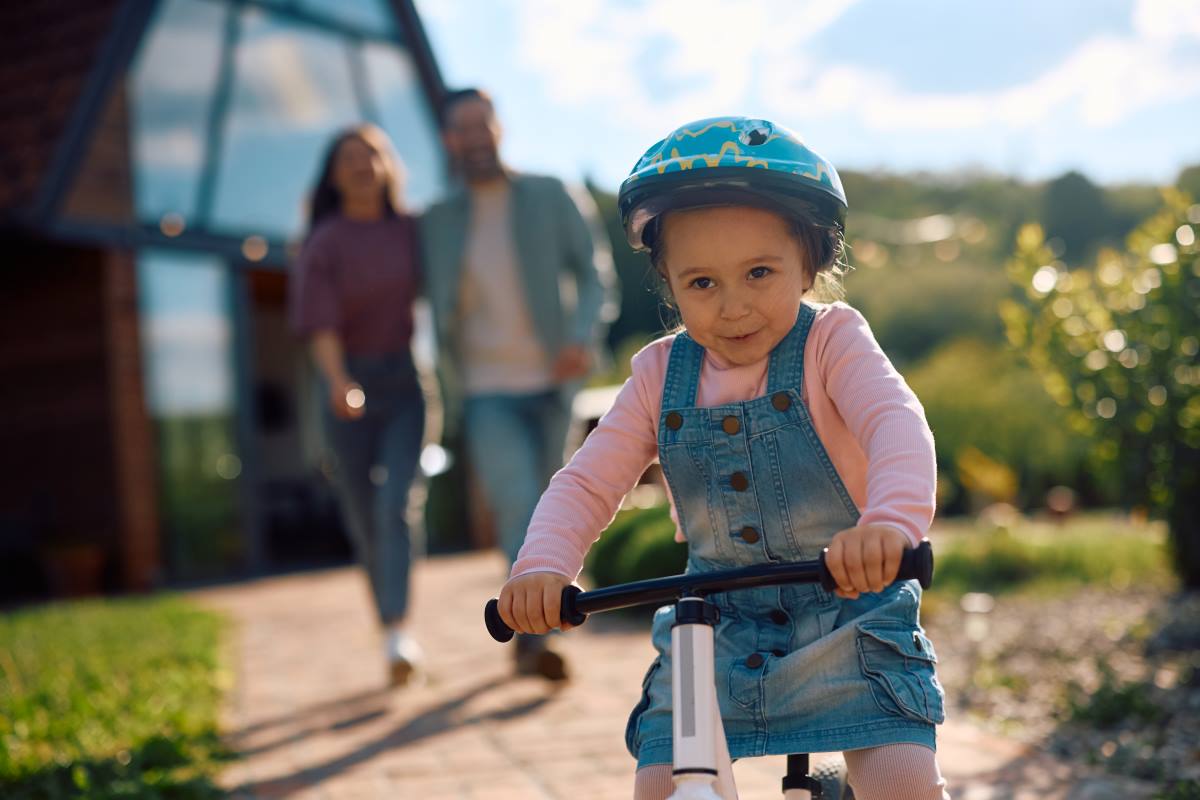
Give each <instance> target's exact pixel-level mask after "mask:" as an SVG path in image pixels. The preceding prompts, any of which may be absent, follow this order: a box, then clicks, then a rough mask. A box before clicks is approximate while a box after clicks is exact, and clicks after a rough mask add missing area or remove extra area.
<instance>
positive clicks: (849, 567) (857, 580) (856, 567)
mask: <svg viewBox="0 0 1200 800" xmlns="http://www.w3.org/2000/svg"><path fill="white" fill-rule="evenodd" d="M862 548H863V545H862V541H861V540H859V539H857V538H855V539H853V540H852V541H850V542H847V544H846V547H845V550H844V552H845V560H846V575H847V576H848V577H849V579H850V583H849V588H851V589H854V591H856V592H869V591H871V585H870V583H868V582H867V573H866V571H865V570H864V569H863V550H862Z"/></svg>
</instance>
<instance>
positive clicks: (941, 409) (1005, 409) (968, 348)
mask: <svg viewBox="0 0 1200 800" xmlns="http://www.w3.org/2000/svg"><path fill="white" fill-rule="evenodd" d="M906 378H907V380H908V382H909V385H910V386H912V388H913V391H915V392H916V393H917V397H919V398H920V400H921V404H922V405H923V406H924V407H925V414H926V416H927V417H928V419H929V426H930V428H931V429H932V430H933V440H934V446H935V448H936V451H937V459H938V467H939V470H938V471H939V474H940V475H941V476H942V477H943V478H944V479H946V480H948V481H951V482H953V485H954V491H955V492H956V493H957V492H958V491H959V490H961V489H962V488H963V487H966V486H972V485H973V481H972V475H971V474H970V473H969V472H968V471H967V470H966V466H967V464H969V463H973V462H972V461H971V460H970V457H971V455H972V454H982V455H983V456H985V457H986V459H988V460H990V461H991V462H995V463H997V464H1000V465H1003V466H1005V467H1007V468H1008V469H1009V470H1011V471H1012V472H1013V473H1015V475H1016V477H1017V481H1018V489H1017V497H1016V498H1010V497H996V496H991V499H993V500H1007V501H1011V500H1014V499H1015V500H1016V501H1017V502H1018V503H1019V504H1021V505H1023V506H1026V507H1028V506H1039V505H1041V500H1042V497H1043V496H1044V494H1045V492H1046V490H1047V489H1049V488H1050V487H1051V486H1054V485H1055V484H1060V483H1062V484H1067V485H1077V481H1076V478H1077V476H1078V475H1079V474H1080V473H1081V472H1082V471H1083V469H1084V467H1085V464H1086V460H1087V448H1088V441H1087V439H1086V438H1084V437H1083V436H1081V435H1079V434H1077V433H1074V432H1072V431H1071V429H1070V426H1069V425H1068V424H1067V412H1066V411H1065V410H1064V409H1062V408H1060V407H1059V406H1058V405H1057V404H1056V403H1055V402H1054V400H1053V399H1051V397H1050V396H1049V395H1048V394H1047V393H1046V390H1045V389H1044V388H1042V383H1041V380H1040V379H1039V378H1038V377H1037V375H1036V374H1035V373H1034V372H1033V370H1032V369H1031V368H1030V367H1028V366H1026V365H1025V364H1022V363H1021V362H1020V360H1019V359H1018V357H1017V356H1015V355H1014V354H1012V353H1011V352H1008V351H1007V349H1006V348H1005V347H1004V346H1003V345H1001V344H988V343H985V342H982V341H980V340H977V339H956V340H954V341H952V342H950V343H948V344H946V345H945V346H944V347H941V348H939V349H938V350H937V351H935V352H934V353H933V354H932V355H930V356H929V358H927V359H926V360H924V361H922V362H921V363H920V364H918V365H916V366H914V367H913V368H912V369H910V370H909V371H908V372H907V373H906ZM976 460H978V458H977V457H976ZM983 494H985V495H987V494H989V493H987V492H984V493H983ZM981 499H983V498H981ZM949 508H951V509H953V510H956V511H960V512H961V511H966V510H970V504H967V503H961V502H960V503H957V504H954V505H951V506H949Z"/></svg>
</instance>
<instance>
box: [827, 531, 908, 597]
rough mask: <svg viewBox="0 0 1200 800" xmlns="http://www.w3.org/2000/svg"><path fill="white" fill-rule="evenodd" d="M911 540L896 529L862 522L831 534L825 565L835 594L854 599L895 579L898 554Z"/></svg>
mask: <svg viewBox="0 0 1200 800" xmlns="http://www.w3.org/2000/svg"><path fill="white" fill-rule="evenodd" d="M910 546H911V543H910V542H909V539H908V537H907V536H905V535H904V533H903V532H902V531H901V530H899V529H898V528H892V527H890V526H887V525H862V526H858V527H854V528H847V529H846V530H844V531H841V532H840V533H838V534H837V535H836V536H834V537H833V541H832V542H830V543H829V550H828V552H826V553H825V565H826V566H827V567H829V572H830V574H831V575H833V579H834V580H835V581H837V585H838V588H837V590H836V591H835V592H834V593H835V594H836V595H837V596H838V597H844V598H846V599H847V600H854V599H855V598H857V597H858V596H859V594H860V593H863V592H882V591H883V590H884V588H886V587H887V586H888V584H890V583H891V582H892V581H894V580H895V579H896V573H897V572H899V571H900V557H901V556H902V555H903V554H904V550H905V548H907V547H910Z"/></svg>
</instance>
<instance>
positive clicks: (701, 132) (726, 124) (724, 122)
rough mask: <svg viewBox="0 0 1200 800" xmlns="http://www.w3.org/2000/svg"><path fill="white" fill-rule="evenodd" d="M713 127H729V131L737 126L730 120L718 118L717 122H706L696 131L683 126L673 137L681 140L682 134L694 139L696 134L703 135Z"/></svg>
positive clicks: (734, 129)
mask: <svg viewBox="0 0 1200 800" xmlns="http://www.w3.org/2000/svg"><path fill="white" fill-rule="evenodd" d="M713 128H729V130H731V131H736V130H737V126H736V125H734V123H733V121H732V120H727V119H726V120H719V121H717V122H710V123H708V124H707V125H705V126H704V127H703V128H701V129H700V130H698V131H689V130H688V129H687V128H684V129H683V130H681V131H679V132H678V133H676V134H675V139H676V140H677V141H683V137H684V136H690V137H692V138H693V139H695V138H696V137H697V136H703V135H704V134H706V133H708V132H709V131H710V130H712V129H713Z"/></svg>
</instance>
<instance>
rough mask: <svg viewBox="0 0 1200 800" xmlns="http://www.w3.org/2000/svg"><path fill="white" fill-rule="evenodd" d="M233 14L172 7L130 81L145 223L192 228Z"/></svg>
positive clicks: (212, 7)
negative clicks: (224, 45) (227, 28)
mask: <svg viewBox="0 0 1200 800" xmlns="http://www.w3.org/2000/svg"><path fill="white" fill-rule="evenodd" d="M227 13H228V11H227V8H226V7H225V6H224V5H222V4H220V3H209V2H199V1H198V0H167V2H165V3H163V4H162V5H161V6H160V7H159V11H158V13H157V15H156V16H155V18H154V19H153V20H152V22H151V24H150V27H149V28H148V33H147V34H146V37H145V38H144V39H143V40H142V46H141V50H140V51H139V53H138V55H137V57H136V58H135V60H134V62H133V67H132V69H131V71H130V75H129V91H130V94H131V97H132V103H131V105H132V112H133V113H132V127H133V130H132V132H131V137H130V138H131V140H132V144H133V162H134V167H133V172H134V196H135V205H136V209H137V214H138V217H139V218H140V219H142V220H143V221H146V222H150V223H153V224H159V223H160V222H161V221H162V219H163V217H164V216H165V215H168V214H171V215H180V217H181V218H176V217H174V216H172V217H170V218H168V221H167V223H166V224H167V225H171V226H175V227H177V226H178V225H179V224H180V223H181V222H182V223H184V224H186V223H188V222H190V221H191V219H192V216H193V214H194V213H195V210H196V209H195V205H196V190H197V188H198V186H199V184H200V174H201V166H202V165H201V161H202V160H203V159H204V139H205V136H206V135H207V134H206V129H207V125H208V115H209V110H210V108H211V106H212V94H213V92H214V91H215V89H216V83H217V74H218V72H219V68H220V56H221V37H222V36H223V35H224V26H225V16H226V14H227Z"/></svg>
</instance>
